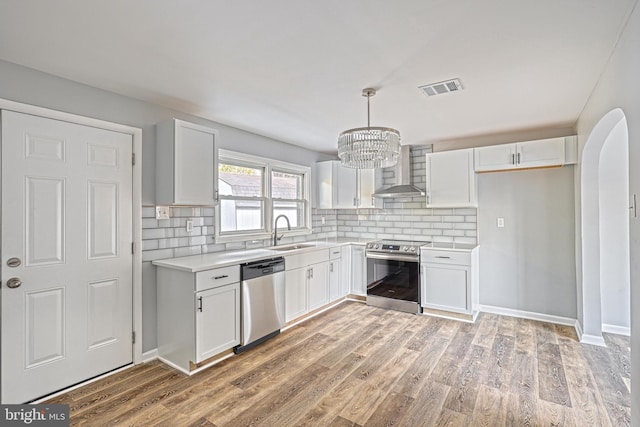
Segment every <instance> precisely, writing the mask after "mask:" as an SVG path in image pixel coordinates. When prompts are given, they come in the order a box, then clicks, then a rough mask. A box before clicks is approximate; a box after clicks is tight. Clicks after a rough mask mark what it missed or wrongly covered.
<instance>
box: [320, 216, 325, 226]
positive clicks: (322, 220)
mask: <svg viewBox="0 0 640 427" xmlns="http://www.w3.org/2000/svg"><path fill="white" fill-rule="evenodd" d="M320 221H321V222H322V225H324V216H321V217H320Z"/></svg>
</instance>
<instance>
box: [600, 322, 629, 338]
mask: <svg viewBox="0 0 640 427" xmlns="http://www.w3.org/2000/svg"><path fill="white" fill-rule="evenodd" d="M602 332H606V333H608V334H616V335H624V336H627V337H630V336H631V328H629V327H626V326H617V325H607V324H605V323H603V324H602Z"/></svg>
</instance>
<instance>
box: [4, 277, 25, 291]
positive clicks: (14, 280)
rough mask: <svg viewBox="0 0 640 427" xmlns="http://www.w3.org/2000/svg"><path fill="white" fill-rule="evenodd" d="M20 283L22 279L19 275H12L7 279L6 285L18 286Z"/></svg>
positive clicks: (10, 286) (12, 287)
mask: <svg viewBox="0 0 640 427" xmlns="http://www.w3.org/2000/svg"><path fill="white" fill-rule="evenodd" d="M20 285H22V280H20V278H19V277H12V278H11V279H9V280H7V287H8V288H11V289H15V288H19V287H20Z"/></svg>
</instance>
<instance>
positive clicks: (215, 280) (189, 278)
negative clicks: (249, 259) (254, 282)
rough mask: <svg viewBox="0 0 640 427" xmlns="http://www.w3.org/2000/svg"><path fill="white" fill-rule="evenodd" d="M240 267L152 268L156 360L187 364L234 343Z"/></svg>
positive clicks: (183, 366)
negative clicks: (155, 306)
mask: <svg viewBox="0 0 640 427" xmlns="http://www.w3.org/2000/svg"><path fill="white" fill-rule="evenodd" d="M240 301H241V300H240V266H238V265H235V266H230V267H222V268H218V269H212V270H206V271H200V272H197V273H190V272H187V271H182V270H176V269H172V268H165V267H158V269H157V309H158V317H157V319H158V320H157V322H158V323H157V327H158V357H159V358H160V359H161V360H163V361H164V362H166V363H167V364H169V365H172V366H174V367H175V368H177V369H179V370H181V371H183V372H185V373H189V372H190V371H191V369H192V365H194V364H197V363H200V362H203V361H205V360H206V359H209V358H211V357H213V356H215V355H217V354H219V353H222V352H224V351H227V350H230V349H232V348H233V347H235V346H236V345H238V344H240V334H241V329H240V321H241V316H240Z"/></svg>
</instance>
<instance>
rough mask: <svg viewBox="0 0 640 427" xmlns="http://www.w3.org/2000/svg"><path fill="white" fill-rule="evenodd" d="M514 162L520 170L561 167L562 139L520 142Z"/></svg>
mask: <svg viewBox="0 0 640 427" xmlns="http://www.w3.org/2000/svg"><path fill="white" fill-rule="evenodd" d="M516 161H517V163H518V167H521V168H533V167H541V166H557V165H562V164H564V138H550V139H540V140H537V141H528V142H520V143H518V152H517V155H516Z"/></svg>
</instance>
